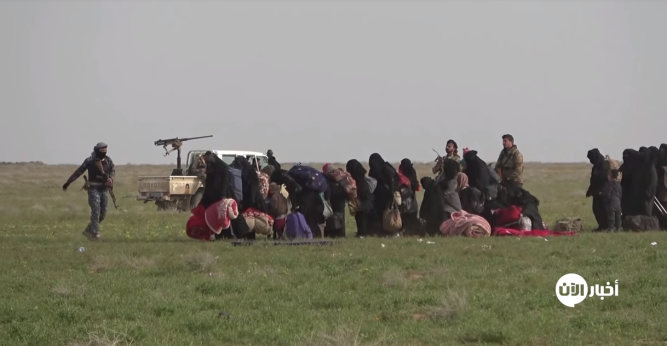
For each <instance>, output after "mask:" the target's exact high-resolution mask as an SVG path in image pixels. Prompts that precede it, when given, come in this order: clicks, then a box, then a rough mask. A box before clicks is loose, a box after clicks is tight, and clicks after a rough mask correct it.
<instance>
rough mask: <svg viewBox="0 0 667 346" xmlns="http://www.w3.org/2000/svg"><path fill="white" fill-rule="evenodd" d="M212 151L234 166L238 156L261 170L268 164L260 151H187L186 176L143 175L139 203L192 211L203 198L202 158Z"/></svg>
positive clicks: (160, 207)
mask: <svg viewBox="0 0 667 346" xmlns="http://www.w3.org/2000/svg"><path fill="white" fill-rule="evenodd" d="M207 151H211V152H212V153H213V154H215V155H218V157H219V158H220V159H221V160H222V161H224V162H225V163H227V164H228V165H231V164H232V162H234V159H236V157H237V156H242V157H245V158H246V159H247V160H248V162H250V163H251V164H254V165H255V166H256V167H257V168H258V169H262V168H264V167H266V166H267V165H268V164H269V158H268V157H267V156H266V155H265V154H263V153H261V152H257V151H243V150H191V151H189V152H188V155H187V159H186V164H185V167H186V169H185V170H183V173H184V175H181V176H176V175H164V176H140V177H139V179H138V190H139V195H138V196H137V197H136V199H137V200H138V201H143V202H144V203H148V202H155V204H156V205H157V210H158V211H162V210H178V211H190V210H192V209H193V208H194V207H196V206H197V205H198V204H199V202H200V201H201V198H202V197H203V195H204V179H203V176H202V175H201V174H198V172H197V169H196V168H197V165H196V163H197V160H199V157H200V156H201V155H203V154H204V153H206V152H207Z"/></svg>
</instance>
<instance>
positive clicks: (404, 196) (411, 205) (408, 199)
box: [398, 186, 419, 214]
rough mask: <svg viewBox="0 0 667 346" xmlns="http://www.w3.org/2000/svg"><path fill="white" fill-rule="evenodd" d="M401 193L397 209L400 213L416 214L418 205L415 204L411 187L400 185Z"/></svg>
mask: <svg viewBox="0 0 667 346" xmlns="http://www.w3.org/2000/svg"><path fill="white" fill-rule="evenodd" d="M400 193H401V205H400V206H399V207H398V209H399V210H400V211H401V213H405V214H413V213H414V214H416V213H417V212H418V211H419V205H418V204H417V199H416V198H415V197H416V196H415V194H414V192H413V191H412V187H407V186H402V187H401V189H400Z"/></svg>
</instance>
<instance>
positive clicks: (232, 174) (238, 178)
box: [229, 167, 243, 202]
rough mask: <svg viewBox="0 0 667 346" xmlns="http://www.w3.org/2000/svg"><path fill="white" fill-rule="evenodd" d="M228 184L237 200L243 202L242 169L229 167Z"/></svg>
mask: <svg viewBox="0 0 667 346" xmlns="http://www.w3.org/2000/svg"><path fill="white" fill-rule="evenodd" d="M229 186H231V187H232V190H233V191H234V195H235V196H236V201H237V202H243V171H241V170H240V169H236V168H231V167H230V168H229Z"/></svg>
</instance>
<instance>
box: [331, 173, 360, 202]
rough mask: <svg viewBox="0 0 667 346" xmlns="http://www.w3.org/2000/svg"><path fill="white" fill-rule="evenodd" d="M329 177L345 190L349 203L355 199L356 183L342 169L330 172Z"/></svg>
mask: <svg viewBox="0 0 667 346" xmlns="http://www.w3.org/2000/svg"><path fill="white" fill-rule="evenodd" d="M330 175H331V177H332V178H333V179H334V180H335V181H336V182H337V183H338V184H339V185H340V186H341V187H342V188H343V189H344V190H345V193H346V194H347V199H348V200H349V201H351V200H353V199H355V198H357V182H356V181H354V179H352V176H351V175H350V173H348V172H347V171H346V170H344V169H342V168H338V169H335V170H334V171H333V172H331V173H330Z"/></svg>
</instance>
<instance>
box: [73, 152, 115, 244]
mask: <svg viewBox="0 0 667 346" xmlns="http://www.w3.org/2000/svg"><path fill="white" fill-rule="evenodd" d="M86 171H88V177H89V188H88V204H89V205H90V223H89V224H88V226H87V227H86V230H84V231H83V235H84V236H86V237H87V238H88V239H89V240H97V239H99V238H100V222H102V221H103V220H104V218H105V217H106V214H107V206H108V204H109V202H108V201H109V199H108V196H107V192H108V191H109V187H112V186H113V179H114V177H115V175H116V169H115V166H114V164H113V161H112V160H111V158H110V157H108V156H107V145H106V144H105V143H101V142H100V143H97V145H95V147H94V148H93V153H92V154H91V155H90V157H87V158H86V159H85V160H84V161H83V163H82V164H81V166H79V168H77V169H76V171H74V173H73V174H72V176H70V177H69V179H67V182H66V183H65V184H63V191H67V188H68V187H69V185H70V184H71V183H72V182H74V181H75V180H76V179H77V178H79V177H80V176H81V175H82V174H83V173H84V172H86Z"/></svg>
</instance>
